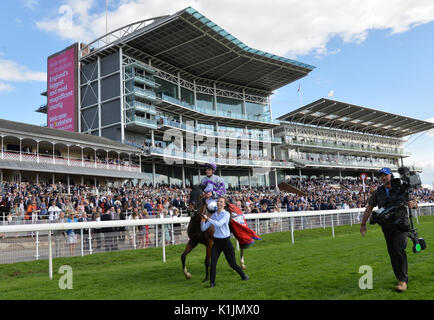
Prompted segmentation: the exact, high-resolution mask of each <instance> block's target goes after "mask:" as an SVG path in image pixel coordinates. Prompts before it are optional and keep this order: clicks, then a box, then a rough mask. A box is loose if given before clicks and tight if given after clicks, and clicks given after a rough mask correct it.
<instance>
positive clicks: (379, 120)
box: [277, 99, 434, 138]
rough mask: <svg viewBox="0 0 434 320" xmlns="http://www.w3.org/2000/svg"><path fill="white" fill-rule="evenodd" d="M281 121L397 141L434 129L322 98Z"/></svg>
mask: <svg viewBox="0 0 434 320" xmlns="http://www.w3.org/2000/svg"><path fill="white" fill-rule="evenodd" d="M277 119H278V120H281V121H289V122H296V123H301V124H310V125H316V126H322V127H329V128H335V129H342V130H350V131H356V132H363V133H370V134H376V135H382V136H388V137H395V138H402V137H405V136H409V135H412V134H415V133H418V132H423V131H426V130H430V129H434V123H431V122H427V121H422V120H417V119H413V118H409V117H405V116H400V115H397V114H393V113H388V112H383V111H380V110H374V109H370V108H366V107H361V106H356V105H353V104H349V103H346V102H341V101H336V100H330V99H319V100H317V101H314V102H312V103H309V104H307V105H305V106H303V107H301V108H299V109H297V110H294V111H292V112H289V113H287V114H285V115H283V116H280V117H278V118H277Z"/></svg>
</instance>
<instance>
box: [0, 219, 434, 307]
mask: <svg viewBox="0 0 434 320" xmlns="http://www.w3.org/2000/svg"><path fill="white" fill-rule="evenodd" d="M419 222H420V224H418V225H417V228H418V231H419V235H420V236H423V237H424V238H425V240H426V242H427V249H426V250H425V251H423V252H422V253H420V254H413V252H412V251H411V241H409V244H408V246H407V256H408V260H409V290H408V291H407V292H404V293H397V292H395V291H394V290H393V288H394V286H395V284H396V280H395V277H394V275H393V271H392V267H391V265H390V262H389V256H388V254H387V251H386V244H385V241H384V238H383V234H382V232H381V230H380V228H379V227H378V226H368V234H367V236H366V238H362V237H361V236H360V233H359V225H354V226H352V227H351V226H340V227H336V228H335V238H333V237H332V233H331V229H330V228H326V229H322V228H321V229H311V230H301V231H295V243H294V244H293V243H292V242H291V233H290V232H282V233H273V234H266V235H262V236H261V237H262V239H263V240H262V241H256V242H255V243H254V244H253V245H252V247H251V248H249V249H248V250H247V251H246V252H245V259H246V264H247V268H248V269H247V271H246V272H247V274H248V275H249V276H250V280H249V281H241V280H240V278H239V276H238V275H237V274H236V273H235V272H234V271H232V270H231V269H230V268H229V266H228V265H227V263H226V261H225V259H224V256H223V255H222V256H221V257H220V260H219V264H218V266H217V279H216V287H215V288H213V289H210V288H209V283H202V279H203V277H204V264H203V261H204V256H205V250H204V247H203V246H201V247H198V248H196V249H195V250H194V251H193V252H192V253H191V254H190V255H189V256H188V257H187V267H188V270H189V272H190V273H191V274H192V278H191V279H190V280H186V279H185V278H184V276H183V273H182V270H181V260H180V255H181V253H182V252H183V250H184V245H177V246H170V247H166V257H167V260H166V263H163V261H162V250H161V248H148V249H138V250H131V251H122V252H110V253H99V254H93V255H90V256H85V257H73V258H57V259H54V260H53V270H54V273H53V276H54V278H53V280H51V281H50V280H49V279H48V262H47V261H46V260H43V261H42V260H41V261H33V262H20V263H15V264H10V265H1V266H0V283H1V290H0V299H2V300H5V299H43V300H44V299H55V300H56V299H60V300H62V299H80V300H81V299H145V300H151V299H152V300H154V299H165V300H166V299H168V300H172V299H176V300H184V299H192V300H200V299H207V300H209V299H211V300H213V299H219V300H220V299H229V300H232V299H235V300H240V299H241V300H242V299H249V300H256V299H265V300H269V299H272V300H281V299H283V300H289V299H290V300H304V299H315V300H342V299H350V300H353V299H354V300H356V299H357V300H359V299H371V300H372V299H375V300H377V299H379V300H383V299H431V300H432V299H434V268H433V265H434V253H433V250H432V249H431V246H434V217H431V216H427V217H420V218H419ZM238 261H239V260H238ZM62 265H69V266H71V267H72V270H73V288H72V289H71V290H68V289H60V288H59V279H60V278H61V277H62V276H63V274H59V273H58V270H59V268H60V266H62ZM362 265H369V266H371V267H372V269H373V289H367V290H361V289H360V288H359V278H360V277H361V276H362V274H359V267H360V266H362Z"/></svg>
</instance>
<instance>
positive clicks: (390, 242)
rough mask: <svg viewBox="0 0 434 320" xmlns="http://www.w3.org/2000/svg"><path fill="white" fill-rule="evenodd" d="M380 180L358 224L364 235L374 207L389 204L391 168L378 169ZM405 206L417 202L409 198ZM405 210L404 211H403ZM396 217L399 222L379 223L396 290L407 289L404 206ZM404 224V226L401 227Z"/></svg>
mask: <svg viewBox="0 0 434 320" xmlns="http://www.w3.org/2000/svg"><path fill="white" fill-rule="evenodd" d="M379 174H380V180H381V182H382V184H383V185H382V186H381V187H379V188H378V189H377V190H376V191H375V192H374V193H373V194H372V195H371V197H370V198H369V202H368V206H367V207H366V210H365V213H364V215H363V218H362V224H361V226H360V233H361V234H362V236H363V237H364V236H365V235H366V232H367V230H366V222H367V221H368V219H369V217H370V216H371V213H372V210H373V209H374V207H376V206H378V208H384V209H385V208H387V207H388V205H389V197H390V191H391V189H392V185H391V180H392V170H391V169H390V168H383V169H381V170H380V171H379ZM407 206H408V207H409V208H410V209H415V208H417V202H415V201H412V200H409V201H408V202H407ZM404 211H405V212H404ZM396 216H397V219H401V220H399V221H400V223H396V221H397V220H396V219H395V220H390V221H385V222H384V223H382V224H381V229H382V231H383V233H384V238H385V240H386V244H387V251H388V253H389V256H390V261H391V263H392V268H393V272H394V273H395V276H396V279H397V280H398V284H397V286H396V287H395V289H396V290H397V291H398V292H402V291H405V290H407V282H408V264H407V254H406V251H405V249H406V247H407V237H408V230H406V228H405V224H406V223H407V222H408V218H407V210H406V208H405V207H404V208H400V209H398V210H397V212H396ZM403 226H404V227H403Z"/></svg>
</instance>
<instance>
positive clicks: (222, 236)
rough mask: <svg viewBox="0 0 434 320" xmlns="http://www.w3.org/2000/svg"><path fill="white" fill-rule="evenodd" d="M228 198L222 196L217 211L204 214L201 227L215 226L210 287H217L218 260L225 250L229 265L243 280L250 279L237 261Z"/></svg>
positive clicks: (204, 228) (203, 228) (202, 228)
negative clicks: (210, 214)
mask: <svg viewBox="0 0 434 320" xmlns="http://www.w3.org/2000/svg"><path fill="white" fill-rule="evenodd" d="M225 207H226V198H224V197H220V198H218V200H217V211H216V212H215V213H214V214H213V215H212V216H211V218H210V217H208V216H207V215H203V216H202V221H201V224H200V229H201V230H202V231H205V230H206V229H208V228H209V227H210V226H214V243H213V246H212V249H211V270H210V287H211V288H214V287H215V278H216V270H217V261H218V259H219V257H220V254H221V252H222V251H223V253H224V255H225V258H226V261H227V262H228V264H229V266H230V267H231V268H232V269H234V270H235V271H236V272H237V273H238V274H239V275H240V277H241V280H248V279H249V277H248V276H247V275H246V274H245V273H244V272H243V270H242V269H241V267H240V266H239V265H237V264H236V262H235V250H234V246H233V245H232V242H231V238H230V235H231V234H230V230H229V221H230V218H231V217H230V213H229V212H227V211H226V210H225Z"/></svg>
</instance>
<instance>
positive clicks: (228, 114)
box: [159, 93, 280, 124]
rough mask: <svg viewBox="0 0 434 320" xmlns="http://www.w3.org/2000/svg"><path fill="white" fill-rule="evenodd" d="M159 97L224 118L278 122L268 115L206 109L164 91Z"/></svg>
mask: <svg viewBox="0 0 434 320" xmlns="http://www.w3.org/2000/svg"><path fill="white" fill-rule="evenodd" d="M159 98H160V99H161V100H162V101H166V102H169V103H173V104H176V105H180V106H183V107H185V108H188V109H190V110H193V111H197V112H200V113H205V114H207V115H210V116H219V117H225V118H231V119H240V120H249V121H258V122H267V123H272V124H280V122H279V121H277V120H271V119H270V118H269V117H265V116H253V115H249V114H239V113H234V112H229V111H221V110H211V109H207V108H202V107H199V106H195V105H192V104H189V103H187V102H185V101H181V100H179V99H176V98H173V97H171V96H168V95H166V94H164V93H162V94H159Z"/></svg>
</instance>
